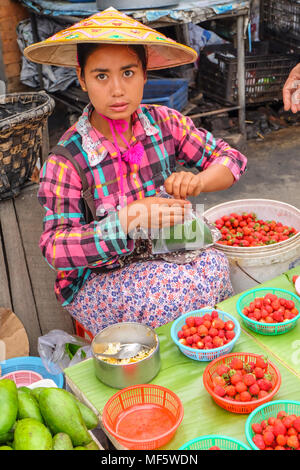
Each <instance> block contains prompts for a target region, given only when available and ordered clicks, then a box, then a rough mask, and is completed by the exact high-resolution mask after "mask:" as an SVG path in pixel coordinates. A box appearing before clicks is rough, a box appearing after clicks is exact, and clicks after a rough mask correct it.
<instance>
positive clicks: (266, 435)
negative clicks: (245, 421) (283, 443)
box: [263, 431, 275, 446]
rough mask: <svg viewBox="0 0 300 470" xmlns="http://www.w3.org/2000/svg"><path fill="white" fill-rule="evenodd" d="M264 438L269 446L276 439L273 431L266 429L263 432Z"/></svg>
mask: <svg viewBox="0 0 300 470" xmlns="http://www.w3.org/2000/svg"><path fill="white" fill-rule="evenodd" d="M263 440H264V443H265V444H266V445H267V446H270V445H272V444H273V442H274V441H275V436H274V434H273V433H272V432H271V431H265V432H264V433H263Z"/></svg>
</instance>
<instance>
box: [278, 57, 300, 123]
mask: <svg viewBox="0 0 300 470" xmlns="http://www.w3.org/2000/svg"><path fill="white" fill-rule="evenodd" d="M282 95H283V103H284V110H285V111H289V110H291V111H292V113H294V114H296V113H297V112H298V111H300V62H299V64H297V65H296V67H294V68H293V69H292V70H291V71H290V74H289V76H288V79H287V80H286V82H285V84H284V87H283V92H282Z"/></svg>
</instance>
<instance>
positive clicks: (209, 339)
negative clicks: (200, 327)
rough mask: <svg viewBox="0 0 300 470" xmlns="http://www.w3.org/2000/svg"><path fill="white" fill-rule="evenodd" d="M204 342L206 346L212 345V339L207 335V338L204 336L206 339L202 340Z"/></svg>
mask: <svg viewBox="0 0 300 470" xmlns="http://www.w3.org/2000/svg"><path fill="white" fill-rule="evenodd" d="M202 341H203V343H204V344H207V343H212V337H211V336H209V335H206V336H204V338H203V339H202Z"/></svg>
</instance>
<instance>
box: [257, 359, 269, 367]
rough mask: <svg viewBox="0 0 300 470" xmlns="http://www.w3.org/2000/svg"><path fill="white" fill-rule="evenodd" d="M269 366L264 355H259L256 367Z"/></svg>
mask: <svg viewBox="0 0 300 470" xmlns="http://www.w3.org/2000/svg"><path fill="white" fill-rule="evenodd" d="M267 366H268V362H267V360H265V359H264V357H263V356H258V357H257V358H256V367H261V368H262V369H265V368H266V367H267Z"/></svg>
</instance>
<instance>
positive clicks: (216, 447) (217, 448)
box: [208, 446, 221, 450]
mask: <svg viewBox="0 0 300 470" xmlns="http://www.w3.org/2000/svg"><path fill="white" fill-rule="evenodd" d="M208 450H221V449H220V447H218V446H211V447H210V448H209V449H208Z"/></svg>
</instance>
